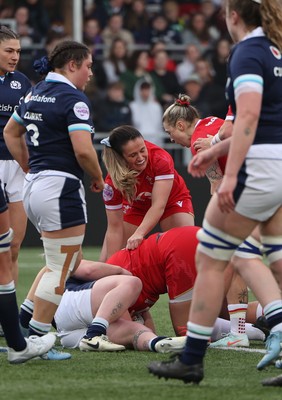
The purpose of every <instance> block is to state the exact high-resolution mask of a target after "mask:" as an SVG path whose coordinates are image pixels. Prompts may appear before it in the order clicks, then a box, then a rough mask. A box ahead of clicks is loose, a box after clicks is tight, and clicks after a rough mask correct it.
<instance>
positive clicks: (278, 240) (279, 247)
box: [261, 236, 282, 264]
mask: <svg viewBox="0 0 282 400" xmlns="http://www.w3.org/2000/svg"><path fill="white" fill-rule="evenodd" d="M261 242H262V251H263V253H264V255H265V256H266V257H267V260H268V262H269V263H270V264H272V263H273V262H275V261H278V260H280V259H281V258H282V236H261Z"/></svg>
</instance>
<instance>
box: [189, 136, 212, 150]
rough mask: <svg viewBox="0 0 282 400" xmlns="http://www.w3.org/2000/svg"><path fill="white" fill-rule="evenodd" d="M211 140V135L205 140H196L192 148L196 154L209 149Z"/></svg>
mask: <svg viewBox="0 0 282 400" xmlns="http://www.w3.org/2000/svg"><path fill="white" fill-rule="evenodd" d="M212 138H213V136H212V135H207V137H206V138H198V139H197V140H196V141H195V143H194V144H193V147H194V149H195V150H196V152H197V153H198V152H200V151H203V150H206V149H209V148H210V147H211V141H212Z"/></svg>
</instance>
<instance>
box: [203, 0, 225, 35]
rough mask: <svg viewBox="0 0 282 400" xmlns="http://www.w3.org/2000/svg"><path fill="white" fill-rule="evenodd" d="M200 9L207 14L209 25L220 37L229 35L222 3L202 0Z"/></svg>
mask: <svg viewBox="0 0 282 400" xmlns="http://www.w3.org/2000/svg"><path fill="white" fill-rule="evenodd" d="M219 1H221V0H219ZM200 11H201V12H202V13H203V14H204V15H205V17H206V21H207V25H208V27H209V28H210V29H211V30H212V31H213V33H214V34H215V35H217V36H218V38H219V36H227V35H229V34H228V32H227V27H226V22H225V19H224V18H223V14H222V11H221V4H216V2H215V1H212V0H202V2H201V7H200Z"/></svg>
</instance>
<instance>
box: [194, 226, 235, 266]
mask: <svg viewBox="0 0 282 400" xmlns="http://www.w3.org/2000/svg"><path fill="white" fill-rule="evenodd" d="M197 239H198V240H199V245H198V248H197V250H198V251H199V252H201V253H204V254H206V255H207V256H209V257H211V258H214V259H216V260H222V261H228V260H230V258H231V257H232V255H233V253H234V251H235V250H236V248H237V247H238V246H239V244H240V243H241V242H242V240H241V239H238V238H236V237H234V236H231V235H227V234H226V233H225V232H223V231H221V230H220V229H217V228H214V227H213V226H211V225H210V224H209V223H208V222H207V220H206V219H205V220H204V222H203V228H202V229H200V230H199V231H198V232H197Z"/></svg>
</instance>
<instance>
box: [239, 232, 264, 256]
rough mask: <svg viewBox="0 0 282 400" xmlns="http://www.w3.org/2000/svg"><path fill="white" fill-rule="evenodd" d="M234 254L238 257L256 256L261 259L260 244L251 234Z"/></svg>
mask: <svg viewBox="0 0 282 400" xmlns="http://www.w3.org/2000/svg"><path fill="white" fill-rule="evenodd" d="M234 256H237V257H240V258H249V259H251V258H258V259H260V260H261V259H262V245H261V243H260V242H259V241H258V240H256V239H255V238H253V237H252V236H249V237H247V239H245V240H244V242H243V243H241V244H240V246H239V247H238V248H237V249H236V251H235V253H234Z"/></svg>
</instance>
